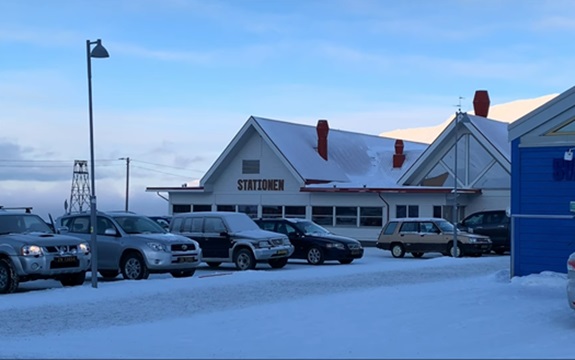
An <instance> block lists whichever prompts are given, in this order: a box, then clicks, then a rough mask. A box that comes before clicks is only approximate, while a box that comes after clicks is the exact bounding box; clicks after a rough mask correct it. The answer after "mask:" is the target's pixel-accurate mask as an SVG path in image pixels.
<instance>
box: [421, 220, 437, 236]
mask: <svg viewBox="0 0 575 360" xmlns="http://www.w3.org/2000/svg"><path fill="white" fill-rule="evenodd" d="M419 231H420V232H422V233H431V234H439V229H438V228H437V226H435V224H434V223H432V222H422V223H420V224H419Z"/></svg>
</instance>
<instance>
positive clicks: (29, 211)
mask: <svg viewBox="0 0 575 360" xmlns="http://www.w3.org/2000/svg"><path fill="white" fill-rule="evenodd" d="M0 210H24V212H25V213H26V214H31V213H32V206H15V207H13V206H2V205H0Z"/></svg>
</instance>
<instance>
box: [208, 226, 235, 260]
mask: <svg viewBox="0 0 575 360" xmlns="http://www.w3.org/2000/svg"><path fill="white" fill-rule="evenodd" d="M203 239H204V240H203V243H204V245H203V247H202V250H203V252H204V257H206V258H227V257H229V254H230V249H231V247H232V243H231V238H230V236H229V234H228V232H227V228H226V226H225V224H224V221H223V219H222V218H221V217H217V216H206V217H205V218H204V232H203Z"/></svg>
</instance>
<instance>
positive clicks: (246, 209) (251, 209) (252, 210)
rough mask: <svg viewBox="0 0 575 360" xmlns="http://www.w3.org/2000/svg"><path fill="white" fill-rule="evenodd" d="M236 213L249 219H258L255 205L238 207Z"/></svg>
mask: <svg viewBox="0 0 575 360" xmlns="http://www.w3.org/2000/svg"><path fill="white" fill-rule="evenodd" d="M238 212H242V213H244V214H247V215H248V216H249V217H251V218H252V219H253V218H257V217H258V206H257V205H238Z"/></svg>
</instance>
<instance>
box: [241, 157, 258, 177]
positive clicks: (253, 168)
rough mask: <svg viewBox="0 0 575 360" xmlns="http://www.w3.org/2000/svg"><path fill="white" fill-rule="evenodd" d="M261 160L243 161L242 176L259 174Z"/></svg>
mask: <svg viewBox="0 0 575 360" xmlns="http://www.w3.org/2000/svg"><path fill="white" fill-rule="evenodd" d="M259 173H260V161H259V160H242V174H259Z"/></svg>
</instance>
